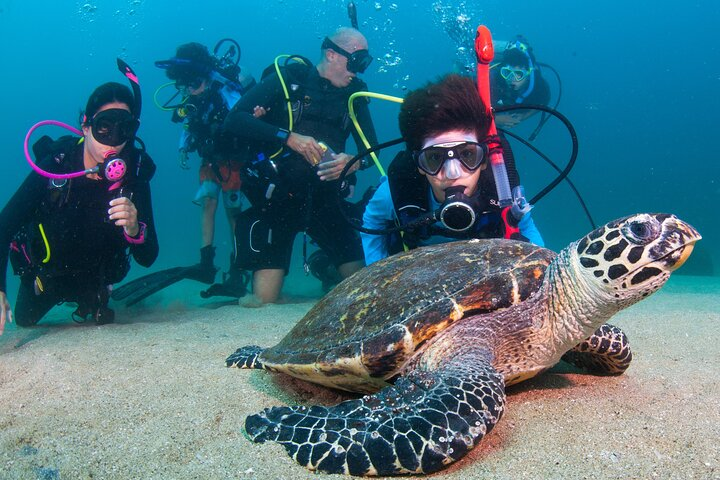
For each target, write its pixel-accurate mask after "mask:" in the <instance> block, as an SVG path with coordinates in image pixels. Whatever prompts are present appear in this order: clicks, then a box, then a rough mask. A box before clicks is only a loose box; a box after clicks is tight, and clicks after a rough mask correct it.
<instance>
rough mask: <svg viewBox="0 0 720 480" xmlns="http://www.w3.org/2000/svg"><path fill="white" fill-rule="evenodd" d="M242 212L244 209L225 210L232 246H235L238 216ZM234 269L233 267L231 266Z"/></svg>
mask: <svg viewBox="0 0 720 480" xmlns="http://www.w3.org/2000/svg"><path fill="white" fill-rule="evenodd" d="M240 212H242V208H225V215H226V216H227V220H228V225H230V245H234V244H235V226H236V225H237V216H238V215H240ZM230 267H231V268H232V265H230Z"/></svg>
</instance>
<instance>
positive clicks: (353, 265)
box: [338, 260, 365, 278]
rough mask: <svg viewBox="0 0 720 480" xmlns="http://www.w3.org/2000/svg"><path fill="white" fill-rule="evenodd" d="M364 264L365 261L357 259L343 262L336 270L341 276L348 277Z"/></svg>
mask: <svg viewBox="0 0 720 480" xmlns="http://www.w3.org/2000/svg"><path fill="white" fill-rule="evenodd" d="M364 266H365V262H363V261H362V260H358V261H356V262H348V263H343V264H342V265H340V266H339V267H338V272H340V275H342V277H343V278H348V277H349V276H350V275H352V274H353V273H355V272H357V271H358V270H360V269H361V268H363V267H364Z"/></svg>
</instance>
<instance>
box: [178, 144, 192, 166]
mask: <svg viewBox="0 0 720 480" xmlns="http://www.w3.org/2000/svg"><path fill="white" fill-rule="evenodd" d="M178 160H179V161H180V168H182V169H183V170H190V165H188V152H187V150H185V149H184V148H181V149H180V150H178Z"/></svg>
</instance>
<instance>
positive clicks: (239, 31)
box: [0, 0, 720, 300]
mask: <svg viewBox="0 0 720 480" xmlns="http://www.w3.org/2000/svg"><path fill="white" fill-rule="evenodd" d="M356 4H357V7H358V12H359V19H360V23H361V25H360V28H361V30H362V31H363V32H364V33H365V35H366V36H367V37H368V39H369V43H370V49H371V52H372V54H373V55H374V56H375V57H376V61H375V62H374V63H373V65H372V66H371V67H370V69H369V70H368V71H367V73H366V74H365V75H364V77H363V78H364V79H365V80H366V81H367V83H368V84H369V86H370V89H371V90H373V91H376V92H381V93H386V94H390V95H396V96H403V95H404V94H405V92H406V91H407V89H413V88H417V87H418V86H420V85H422V84H423V83H425V82H427V81H428V80H431V79H434V78H436V77H437V76H439V75H441V74H444V73H447V72H449V71H451V70H452V69H453V66H454V64H455V63H456V60H457V58H458V57H457V55H456V50H457V47H458V45H456V44H455V43H454V42H453V41H452V40H451V39H450V37H449V36H448V34H447V33H446V32H445V31H444V28H445V27H443V25H442V24H441V22H440V19H441V17H442V16H443V15H445V17H448V12H450V23H452V22H453V18H454V16H457V15H456V14H457V13H458V12H459V13H461V14H462V15H463V17H462V19H463V21H464V22H465V23H466V24H470V25H472V26H473V28H474V25H477V24H478V23H484V24H486V25H488V26H489V27H490V29H491V31H492V32H493V35H494V38H496V39H508V38H511V37H513V36H514V35H515V34H519V33H521V34H523V35H525V37H526V38H527V39H528V40H529V41H530V43H531V44H532V46H533V47H534V50H535V54H536V56H537V58H538V60H539V61H541V62H544V63H548V64H550V65H552V66H553V67H554V68H555V69H556V70H557V71H558V72H559V73H560V75H561V78H562V87H563V97H562V102H561V104H560V106H559V108H558V109H559V110H560V111H561V112H562V113H563V114H565V115H566V116H567V117H568V118H569V119H570V120H571V121H572V123H573V124H574V126H575V128H576V129H577V132H578V138H579V142H580V154H579V157H578V161H577V165H576V167H575V169H574V170H573V171H572V174H571V179H572V181H573V182H574V183H575V185H576V186H577V188H578V189H579V191H580V192H581V194H582V196H583V197H584V199H585V201H586V203H587V205H588V207H589V209H590V211H591V212H592V215H593V216H594V219H595V221H596V222H597V223H599V224H602V223H605V222H606V221H608V220H610V219H613V218H616V217H620V216H624V215H627V214H631V213H635V212H640V211H668V212H672V213H675V214H677V215H678V216H680V217H681V218H683V219H685V220H687V221H689V222H690V223H692V224H693V225H694V226H696V227H697V228H698V230H700V232H701V233H702V234H703V236H704V240H703V241H702V242H701V243H700V244H699V246H698V248H697V249H696V253H695V254H694V256H693V258H691V260H690V261H689V262H688V265H687V266H686V267H684V269H683V270H684V271H685V272H687V273H695V274H714V275H718V274H720V242H719V241H718V239H719V238H720V226H718V223H720V222H719V221H718V220H719V215H718V205H720V164H719V163H718V162H719V161H720V154H719V149H718V145H717V140H718V136H719V135H720V130H719V129H718V127H717V120H718V112H720V96H719V95H718V89H719V87H720V52H719V50H718V45H717V34H716V33H714V29H715V27H716V25H717V23H718V21H719V20H720V3H718V2H715V1H711V0H708V1H691V2H683V3H682V4H678V3H677V2H669V1H667V0H663V1H654V2H649V1H646V2H630V3H628V2H621V1H605V2H576V1H569V0H563V1H547V2H538V1H515V2H504V1H503V2H501V1H485V2H482V3H480V2H467V4H463V3H461V2H449V1H445V2H441V3H438V2H420V1H408V0H398V1H396V2H387V1H379V2H372V1H367V0H357V1H356ZM443 7H444V8H443ZM453 12H454V13H453ZM348 23H349V22H348V19H347V15H346V9H345V2H344V1H340V0H328V1H322V0H303V1H299V0H293V1H287V0H285V1H283V0H243V1H238V0H235V1H230V2H229V1H223V2H220V1H216V0H209V1H206V2H202V3H201V2H187V1H184V0H183V1H175V2H169V1H142V0H133V1H99V0H97V1H91V2H82V1H80V2H70V1H68V2H55V1H53V2H51V1H36V2H21V1H16V0H5V1H0V65H2V75H0V91H1V92H3V97H4V102H3V117H4V121H3V122H2V129H0V151H2V154H3V162H2V165H3V166H2V172H3V173H2V175H0V203H2V204H3V205H4V204H5V202H6V201H7V200H8V199H9V198H10V196H11V195H12V194H13V192H14V191H15V189H16V188H17V186H18V185H19V184H20V182H21V181H22V179H23V178H24V177H25V176H26V175H27V173H28V171H29V167H28V165H27V163H26V162H25V160H24V159H23V153H22V141H23V138H24V136H25V133H26V132H27V130H28V128H29V127H30V126H31V125H33V124H34V123H35V122H37V121H39V120H43V119H56V120H62V121H65V122H68V123H73V124H75V125H77V119H78V112H79V110H80V109H81V108H82V107H83V106H84V103H85V101H86V99H87V96H88V95H89V93H90V92H91V91H92V89H93V88H94V87H95V86H97V85H98V84H100V83H102V82H106V81H120V82H122V81H123V78H122V77H121V75H120V74H119V73H118V72H117V70H116V67H115V57H116V56H120V57H122V58H124V59H125V60H126V61H127V62H128V63H130V64H131V65H132V66H133V68H134V69H135V70H136V71H137V73H138V75H139V77H140V81H141V84H142V86H143V93H144V111H143V116H142V126H141V129H140V135H141V137H142V138H143V139H144V140H145V142H146V144H147V146H148V150H149V152H150V153H151V155H152V156H153V158H154V159H155V162H156V163H157V165H158V171H157V175H156V177H155V179H154V180H153V184H152V187H153V197H154V198H153V201H154V206H155V216H156V220H157V228H158V232H159V236H160V243H161V253H160V257H159V259H158V262H157V263H156V264H155V266H154V267H153V269H156V268H162V267H168V266H174V265H178V264H191V263H194V262H195V261H197V256H198V248H199V246H200V227H199V226H200V219H199V216H200V210H199V208H198V207H196V206H194V205H193V204H192V203H191V202H190V200H191V199H192V197H193V195H194V192H195V189H196V186H197V168H196V167H197V158H195V159H194V160H193V168H192V170H190V171H184V170H181V169H180V168H179V166H178V162H177V155H176V149H177V139H178V135H179V127H178V126H177V125H175V124H172V123H171V122H170V121H169V114H168V113H167V112H163V111H160V110H159V109H157V108H155V107H154V106H153V103H152V95H153V92H154V90H155V89H156V88H157V87H158V86H160V85H161V84H163V83H165V82H166V81H167V80H166V78H165V76H164V72H163V71H161V70H159V69H157V68H155V67H154V66H153V61H154V60H158V59H164V58H168V57H170V56H172V55H173V53H174V51H175V47H176V46H177V45H178V44H181V43H184V42H188V41H199V42H202V43H205V44H207V45H209V46H213V45H214V44H215V42H216V41H217V40H219V39H220V38H224V37H232V38H235V39H236V40H237V41H238V42H240V44H241V45H242V49H243V55H242V61H241V64H242V65H244V66H245V67H246V68H248V69H249V70H250V71H252V72H253V73H254V74H255V75H256V76H259V74H260V72H261V71H262V69H263V68H265V67H266V66H267V65H268V64H269V63H271V62H272V60H273V58H274V57H275V56H276V55H278V54H280V53H299V54H302V55H305V56H307V57H309V58H310V59H312V60H313V61H316V60H317V59H318V57H319V45H320V42H321V41H322V38H323V36H324V35H325V34H326V33H328V32H331V31H332V30H334V29H335V28H336V27H338V26H341V25H347V24H348ZM446 25H447V23H446ZM546 76H548V78H549V80H550V83H551V86H552V88H553V91H554V92H557V83H556V82H555V80H554V77H553V76H552V75H550V74H549V72H546ZM371 110H372V113H373V116H374V120H375V124H376V128H377V131H378V133H379V137H380V139H381V140H389V139H392V138H396V137H397V136H398V130H397V111H398V107H397V105H395V104H391V103H386V102H381V101H373V102H372V104H371ZM536 118H537V117H536ZM536 124H537V120H536V119H533V120H530V121H528V122H526V124H525V125H522V126H521V127H520V128H518V129H517V133H521V134H522V133H524V134H525V135H527V134H529V132H531V131H532V130H533V129H534V127H535V125H536ZM41 133H46V134H50V135H53V136H58V135H60V134H63V133H64V132H62V131H60V130H56V129H53V128H49V129H47V130H43V131H42V132H41ZM35 138H37V136H36V137H35ZM350 143H351V144H352V142H350ZM535 145H536V146H537V147H539V148H540V149H542V150H543V151H544V152H545V153H546V154H547V155H549V156H550V157H551V158H552V159H553V160H554V161H555V162H556V163H558V164H560V165H561V166H564V164H565V163H566V159H567V157H568V154H569V151H570V148H569V147H570V143H569V140H568V137H567V134H566V132H565V131H564V130H563V129H562V128H561V126H560V124H559V123H558V122H554V121H551V122H550V123H549V124H548V125H547V126H546V128H545V129H544V131H543V132H542V134H541V135H540V136H539V137H538V139H537V140H536V141H535ZM352 148H354V146H353V147H352ZM352 148H351V150H352ZM393 154H394V151H390V152H387V154H383V155H382V160H383V163H384V164H385V165H386V166H387V164H388V163H389V161H390V160H391V159H392V156H393ZM516 157H517V158H518V166H519V169H520V171H521V175H522V180H523V183H524V184H525V186H526V190H527V192H528V194H529V196H532V195H534V194H535V193H537V192H538V191H539V190H540V189H542V188H543V187H544V186H545V184H547V183H548V182H549V181H550V180H551V179H552V178H553V176H554V172H553V170H552V169H551V168H550V167H548V166H547V165H546V164H545V163H544V162H543V161H542V160H541V159H539V158H538V157H536V156H534V155H532V154H530V153H529V152H528V151H527V150H525V149H524V148H523V147H520V146H518V147H517V149H516ZM363 175H364V178H363V179H362V183H361V184H362V185H369V184H371V183H374V182H375V181H377V174H376V172H374V171H372V170H371V171H369V173H365V174H363ZM533 215H534V218H535V220H536V223H537V224H538V226H539V228H540V229H541V231H542V233H543V235H544V237H545V239H546V242H547V245H548V246H549V247H550V248H552V249H554V250H558V249H560V248H562V247H564V246H565V245H567V244H568V243H569V242H571V241H573V240H575V239H577V238H578V237H579V236H581V235H583V234H585V233H587V232H588V231H589V230H590V224H589V221H588V220H587V218H586V217H585V214H584V212H583V211H582V209H581V207H580V205H579V203H578V201H577V200H576V198H575V196H574V194H573V193H572V192H571V190H570V189H569V188H568V187H567V186H566V185H565V184H561V185H560V186H559V187H558V188H556V189H555V190H554V191H553V192H552V193H550V194H549V195H548V196H547V197H545V198H544V199H543V200H542V201H540V202H539V203H538V204H537V207H536V209H535V210H534V212H533ZM216 244H217V245H218V249H219V255H218V259H217V263H218V264H219V265H220V266H222V267H223V268H226V267H227V263H228V261H227V258H228V256H229V253H230V235H229V232H228V231H227V227H226V222H225V221H224V217H223V213H222V212H219V214H218V231H217V233H216ZM82 247H83V248H93V246H92V245H87V246H82ZM297 253H299V251H298V249H297V248H296V255H295V258H294V263H293V273H292V275H291V276H290V283H291V285H292V284H293V282H294V284H295V285H299V284H302V283H305V284H306V286H307V288H310V289H313V288H314V289H316V290H317V291H319V283H318V282H317V281H316V280H314V279H312V278H310V279H307V280H305V277H304V276H302V274H301V272H300V271H299V270H300V269H301V267H300V263H299V262H300V258H299V256H300V255H298V254H297ZM144 273H146V272H145V271H144V270H143V269H141V268H139V267H135V268H134V269H133V271H132V272H131V276H132V277H134V276H138V275H141V274H144ZM8 277H9V280H10V282H9V293H10V297H11V299H13V300H14V297H15V291H16V285H17V284H16V281H15V280H14V279H13V278H12V277H11V273H8Z"/></svg>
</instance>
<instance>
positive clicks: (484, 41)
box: [475, 25, 512, 207]
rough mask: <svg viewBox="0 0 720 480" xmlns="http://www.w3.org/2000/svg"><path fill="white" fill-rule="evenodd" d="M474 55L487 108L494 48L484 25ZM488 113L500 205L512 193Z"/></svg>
mask: <svg viewBox="0 0 720 480" xmlns="http://www.w3.org/2000/svg"><path fill="white" fill-rule="evenodd" d="M475 55H476V56H477V88H478V94H479V95H480V99H481V100H482V101H483V103H484V104H485V106H486V108H487V109H488V110H491V108H490V105H492V103H490V62H492V59H493V57H494V56H495V50H494V48H493V43H492V35H491V34H490V30H489V29H488V28H487V27H486V26H485V25H480V26H479V27H478V28H477V33H476V35H475ZM489 114H490V129H489V131H488V135H489V137H490V140H489V141H488V148H489V149H490V166H491V167H492V172H493V176H494V177H495V188H496V189H497V194H498V200H499V202H500V206H501V207H506V206H508V205H510V204H512V193H511V192H510V181H509V180H508V175H507V169H506V168H505V159H504V157H503V150H502V145H500V139H499V138H498V136H497V127H496V126H495V116H494V115H493V114H492V111H490V112H489Z"/></svg>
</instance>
